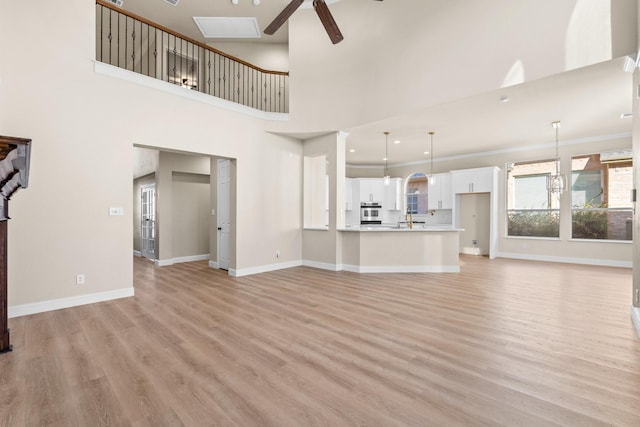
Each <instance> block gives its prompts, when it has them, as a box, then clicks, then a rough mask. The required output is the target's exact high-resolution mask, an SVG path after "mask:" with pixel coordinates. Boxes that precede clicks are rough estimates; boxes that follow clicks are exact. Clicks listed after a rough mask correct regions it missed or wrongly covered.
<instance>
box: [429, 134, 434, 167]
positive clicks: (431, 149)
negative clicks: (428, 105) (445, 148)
mask: <svg viewBox="0 0 640 427" xmlns="http://www.w3.org/2000/svg"><path fill="white" fill-rule="evenodd" d="M433 134H435V132H434V131H431V132H429V135H430V136H431V146H430V147H429V153H431V169H430V171H429V173H430V174H431V175H433Z"/></svg>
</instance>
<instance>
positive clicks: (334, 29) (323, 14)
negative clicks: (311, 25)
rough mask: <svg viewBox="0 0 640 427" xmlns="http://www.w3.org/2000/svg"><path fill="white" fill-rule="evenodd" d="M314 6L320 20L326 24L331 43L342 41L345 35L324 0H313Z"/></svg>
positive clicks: (325, 27)
mask: <svg viewBox="0 0 640 427" xmlns="http://www.w3.org/2000/svg"><path fill="white" fill-rule="evenodd" d="M313 7H314V9H315V10H316V13H317V14H318V17H319V18H320V22H322V25H324V29H325V30H326V31H327V34H328V35H329V38H330V39H331V43H333V44H337V43H340V42H341V41H342V40H343V39H344V37H343V36H342V33H341V32H340V28H338V24H336V21H335V20H334V19H333V16H332V15H331V12H329V8H328V7H327V4H326V3H325V2H324V0H313Z"/></svg>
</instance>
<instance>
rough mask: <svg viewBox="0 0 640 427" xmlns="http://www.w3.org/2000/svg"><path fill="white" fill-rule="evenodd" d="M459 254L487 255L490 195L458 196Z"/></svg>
mask: <svg viewBox="0 0 640 427" xmlns="http://www.w3.org/2000/svg"><path fill="white" fill-rule="evenodd" d="M459 197H460V228H462V229H463V230H464V231H461V232H460V253H463V254H469V255H487V256H488V255H489V250H490V246H491V245H490V243H491V242H490V239H491V237H490V236H491V194H489V193H470V194H460V195H459Z"/></svg>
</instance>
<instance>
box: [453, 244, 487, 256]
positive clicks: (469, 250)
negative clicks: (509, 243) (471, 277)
mask: <svg viewBox="0 0 640 427" xmlns="http://www.w3.org/2000/svg"><path fill="white" fill-rule="evenodd" d="M460 253H461V254H465V255H489V254H482V253H480V248H479V247H477V246H473V247H465V248H462V250H461V251H460Z"/></svg>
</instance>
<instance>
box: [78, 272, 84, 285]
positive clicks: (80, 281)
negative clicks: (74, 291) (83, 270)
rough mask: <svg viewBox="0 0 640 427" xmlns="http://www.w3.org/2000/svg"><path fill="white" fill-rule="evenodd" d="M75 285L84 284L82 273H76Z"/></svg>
mask: <svg viewBox="0 0 640 427" xmlns="http://www.w3.org/2000/svg"><path fill="white" fill-rule="evenodd" d="M76 285H84V274H76Z"/></svg>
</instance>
